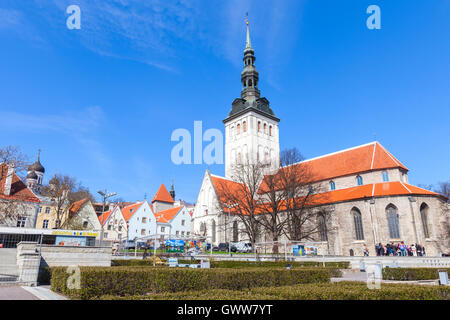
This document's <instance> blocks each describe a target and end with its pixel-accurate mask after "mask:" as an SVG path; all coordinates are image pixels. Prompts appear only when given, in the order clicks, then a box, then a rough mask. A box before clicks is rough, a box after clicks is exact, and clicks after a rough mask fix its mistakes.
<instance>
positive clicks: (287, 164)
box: [278, 148, 333, 241]
mask: <svg viewBox="0 0 450 320" xmlns="http://www.w3.org/2000/svg"><path fill="white" fill-rule="evenodd" d="M302 160H304V158H303V156H302V155H301V153H300V152H299V151H298V150H297V149H296V148H293V149H287V150H284V151H283V152H282V153H281V157H280V164H281V166H282V168H281V169H280V170H279V171H278V175H279V183H280V185H281V186H280V188H281V189H282V190H283V191H282V193H281V194H282V197H283V201H284V203H285V212H286V223H285V229H284V232H285V235H286V237H287V238H288V239H289V240H293V241H303V240H314V239H321V240H322V239H325V238H327V233H328V232H329V231H331V230H333V226H331V223H330V220H331V217H332V212H333V211H332V208H331V207H330V206H327V205H326V203H327V202H328V195H327V193H326V190H324V188H323V187H322V186H321V184H320V183H317V180H319V179H318V177H316V176H315V175H314V172H313V170H312V168H311V167H310V166H309V164H308V163H307V162H301V161H302Z"/></svg>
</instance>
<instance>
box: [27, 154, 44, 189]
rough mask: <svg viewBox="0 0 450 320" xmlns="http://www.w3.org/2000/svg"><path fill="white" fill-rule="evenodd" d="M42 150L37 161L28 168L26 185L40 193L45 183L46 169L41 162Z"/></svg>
mask: <svg viewBox="0 0 450 320" xmlns="http://www.w3.org/2000/svg"><path fill="white" fill-rule="evenodd" d="M40 157H41V150H39V151H38V156H37V160H36V162H35V163H33V164H32V165H31V166H29V167H28V172H27V179H26V185H27V187H29V188H31V189H33V190H34V191H37V192H38V191H39V190H40V187H41V186H42V182H43V181H44V173H45V168H44V166H42V164H41V162H40Z"/></svg>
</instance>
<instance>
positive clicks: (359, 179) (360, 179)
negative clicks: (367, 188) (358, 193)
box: [356, 176, 363, 186]
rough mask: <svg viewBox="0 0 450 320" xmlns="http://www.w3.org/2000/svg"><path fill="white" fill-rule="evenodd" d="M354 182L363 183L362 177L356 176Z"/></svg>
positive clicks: (359, 184)
mask: <svg viewBox="0 0 450 320" xmlns="http://www.w3.org/2000/svg"><path fill="white" fill-rule="evenodd" d="M356 183H357V184H358V186H362V185H363V178H362V177H361V176H357V177H356Z"/></svg>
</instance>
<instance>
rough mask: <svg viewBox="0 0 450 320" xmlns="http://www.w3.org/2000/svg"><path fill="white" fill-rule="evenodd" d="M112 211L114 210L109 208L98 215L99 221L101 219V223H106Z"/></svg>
mask: <svg viewBox="0 0 450 320" xmlns="http://www.w3.org/2000/svg"><path fill="white" fill-rule="evenodd" d="M111 212H112V210H109V211H106V212H105V213H102V214H101V215H99V216H98V221H100V224H101V225H102V226H103V225H105V223H106V221H107V220H108V218H109V216H110V215H111Z"/></svg>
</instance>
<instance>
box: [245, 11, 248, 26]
mask: <svg viewBox="0 0 450 320" xmlns="http://www.w3.org/2000/svg"><path fill="white" fill-rule="evenodd" d="M245 16H246V18H245V23H246V24H247V25H248V12H247V13H246V14H245Z"/></svg>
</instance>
